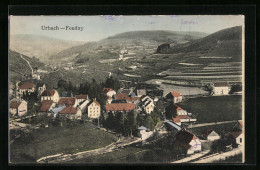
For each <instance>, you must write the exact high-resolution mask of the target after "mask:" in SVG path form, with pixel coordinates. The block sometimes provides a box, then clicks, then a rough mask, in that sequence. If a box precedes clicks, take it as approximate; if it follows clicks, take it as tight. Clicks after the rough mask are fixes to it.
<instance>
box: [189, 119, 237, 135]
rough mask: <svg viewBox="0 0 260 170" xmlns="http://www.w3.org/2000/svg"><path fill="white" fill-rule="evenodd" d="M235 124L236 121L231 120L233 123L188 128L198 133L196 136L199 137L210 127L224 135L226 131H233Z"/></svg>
mask: <svg viewBox="0 0 260 170" xmlns="http://www.w3.org/2000/svg"><path fill="white" fill-rule="evenodd" d="M235 124H236V122H231V123H225V124H218V125H210V126H202V127H197V128H188V130H189V131H190V132H192V133H194V134H196V136H198V137H199V136H200V135H202V133H203V132H205V131H206V130H209V129H212V130H214V131H215V132H217V133H218V134H219V135H221V136H224V135H225V134H226V133H228V132H230V131H232V129H233V127H234V126H235Z"/></svg>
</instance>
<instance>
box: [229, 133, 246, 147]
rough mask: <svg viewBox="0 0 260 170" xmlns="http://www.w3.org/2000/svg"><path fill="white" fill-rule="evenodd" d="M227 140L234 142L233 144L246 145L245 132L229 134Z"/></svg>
mask: <svg viewBox="0 0 260 170" xmlns="http://www.w3.org/2000/svg"><path fill="white" fill-rule="evenodd" d="M225 137H226V138H228V139H229V140H231V141H233V144H234V143H235V144H238V145H243V144H244V133H243V131H234V132H229V133H228V134H226V135H225Z"/></svg>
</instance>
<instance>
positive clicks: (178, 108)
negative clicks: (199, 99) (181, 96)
mask: <svg viewBox="0 0 260 170" xmlns="http://www.w3.org/2000/svg"><path fill="white" fill-rule="evenodd" d="M174 105H175V106H176V107H177V108H176V110H177V111H179V110H183V109H182V108H181V107H180V106H178V105H177V104H174Z"/></svg>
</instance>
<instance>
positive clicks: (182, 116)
mask: <svg viewBox="0 0 260 170" xmlns="http://www.w3.org/2000/svg"><path fill="white" fill-rule="evenodd" d="M176 117H179V118H180V119H189V116H188V115H178V116H176Z"/></svg>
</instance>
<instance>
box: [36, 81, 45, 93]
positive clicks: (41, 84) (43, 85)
mask: <svg viewBox="0 0 260 170" xmlns="http://www.w3.org/2000/svg"><path fill="white" fill-rule="evenodd" d="M37 87H38V95H41V94H42V93H43V92H44V91H45V90H46V85H45V84H44V83H38V84H37Z"/></svg>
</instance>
